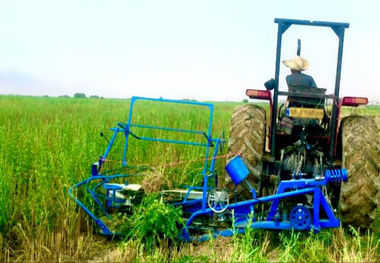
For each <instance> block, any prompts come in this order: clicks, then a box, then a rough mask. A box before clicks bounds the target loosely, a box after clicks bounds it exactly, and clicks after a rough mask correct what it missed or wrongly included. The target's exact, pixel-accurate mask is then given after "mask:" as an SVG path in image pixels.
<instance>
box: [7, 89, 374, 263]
mask: <svg viewBox="0 0 380 263" xmlns="http://www.w3.org/2000/svg"><path fill="white" fill-rule="evenodd" d="M238 104H239V103H227V102H226V103H216V104H215V112H214V122H213V136H214V137H216V136H219V135H220V134H221V132H222V131H223V130H224V131H225V132H226V135H227V137H228V129H229V121H230V118H231V114H232V110H233V108H234V107H235V106H237V105H238ZM160 106H162V105H159V104H155V103H153V105H151V104H150V105H148V104H144V103H142V104H141V105H139V106H138V107H136V121H137V120H138V121H139V122H140V123H145V124H148V123H150V124H160V125H163V126H174V127H177V128H179V127H181V128H191V129H201V130H205V129H206V128H207V117H208V115H207V111H204V110H201V109H199V110H194V109H190V108H189V107H186V106H185V107H184V108H183V109H179V108H177V107H171V106H167V105H166V106H165V107H163V108H162V107H160ZM0 109H1V111H0V175H1V180H0V189H1V190H0V192H1V194H0V244H1V246H2V249H1V253H0V260H1V261H52V260H54V261H76V260H84V259H89V258H98V259H104V257H107V256H109V257H111V258H112V259H113V260H112V261H115V260H116V261H117V260H119V261H124V260H127V261H142V262H150V261H175V262H188V261H190V262H191V261H193V262H197V261H209V262H214V261H221V260H222V261H231V260H234V261H260V262H266V261H305V262H306V261H325V260H327V261H376V259H378V257H379V252H378V251H377V248H378V243H377V241H376V240H377V239H376V237H375V236H374V235H376V234H378V233H374V234H364V235H363V234H362V235H359V234H358V233H357V231H356V230H354V229H351V230H350V229H349V230H346V231H344V230H342V229H338V230H332V231H323V232H322V233H321V234H319V235H317V236H314V235H310V234H308V233H306V234H305V233H302V234H299V233H290V232H286V233H281V234H280V235H278V234H277V233H273V232H270V231H253V230H249V231H247V232H246V234H245V235H242V236H236V237H233V238H231V239H223V238H222V239H219V238H218V239H216V240H212V241H210V242H205V243H202V244H180V243H178V244H169V243H168V241H167V240H166V239H161V238H158V240H159V241H158V244H157V245H155V246H152V249H150V250H149V251H148V250H147V249H146V247H145V245H144V242H142V241H141V239H138V238H137V239H136V238H135V239H131V240H128V241H125V242H119V243H117V242H109V241H107V240H105V239H104V238H102V237H100V236H98V235H96V234H95V233H94V231H93V230H94V228H93V225H92V222H91V221H90V219H89V218H88V216H87V215H86V214H84V213H83V211H81V210H80V209H78V207H77V205H76V204H75V203H74V202H73V201H72V200H71V199H70V198H69V196H68V193H67V190H68V188H69V187H70V186H71V185H73V184H75V183H76V182H78V181H80V180H81V179H84V178H87V177H88V176H89V174H90V164H91V163H93V162H94V161H96V159H97V157H98V156H99V155H100V154H103V152H104V150H105V147H106V142H105V140H104V139H103V138H101V137H100V136H99V132H101V131H103V132H104V133H105V134H106V136H107V137H108V138H109V137H110V134H111V133H110V132H108V128H109V127H113V126H115V124H116V122H118V121H122V122H123V121H124V122H126V121H127V115H128V110H129V100H118V99H73V98H39V97H20V96H0ZM361 111H363V112H364V114H370V115H379V114H380V109H379V107H375V106H373V107H372V106H371V107H367V108H364V109H363V110H361ZM361 113H362V112H361ZM156 116H159V117H156ZM140 132H142V133H143V132H145V131H140ZM149 135H151V134H149ZM155 135H160V136H161V135H162V136H166V135H164V134H161V133H159V134H155ZM169 136H172V137H170V138H174V139H175V138H178V135H169ZM176 136H177V137H176ZM197 140H198V138H197ZM225 148H226V147H225ZM121 150H122V144H121V143H119V144H118V146H117V147H116V148H115V151H114V152H112V153H111V156H110V158H111V159H114V161H115V163H116V164H118V163H119V162H120V158H119V156H120V151H121ZM224 151H226V149H225V150H224ZM129 154H130V155H129V156H131V158H130V159H129V161H130V163H137V164H139V163H146V164H148V165H151V166H153V167H156V168H157V169H159V170H160V172H162V173H163V174H165V175H167V176H168V177H169V178H171V180H172V181H173V184H174V186H179V185H182V184H190V185H192V184H197V185H199V184H200V183H201V181H202V177H201V176H200V175H199V171H201V170H202V168H203V167H202V165H201V164H202V162H200V163H199V162H190V163H186V164H181V165H178V166H176V167H169V166H162V164H163V163H171V162H182V161H187V160H198V159H202V158H203V157H204V156H203V152H202V151H200V150H198V149H196V148H194V147H187V146H179V147H178V146H175V147H174V146H172V145H168V144H160V143H142V144H139V145H137V144H136V142H135V141H133V142H132V144H131V148H130V152H129ZM223 165H224V162H223V160H220V161H218V163H217V169H218V172H219V174H223ZM78 194H82V193H80V192H79V193H78Z"/></svg>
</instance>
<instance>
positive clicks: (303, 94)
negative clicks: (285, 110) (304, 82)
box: [288, 85, 326, 109]
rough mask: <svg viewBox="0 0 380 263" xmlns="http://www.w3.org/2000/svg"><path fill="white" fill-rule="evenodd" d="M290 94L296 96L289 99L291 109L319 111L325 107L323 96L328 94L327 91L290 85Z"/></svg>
mask: <svg viewBox="0 0 380 263" xmlns="http://www.w3.org/2000/svg"><path fill="white" fill-rule="evenodd" d="M289 93H293V94H294V95H293V96H292V95H290V96H289V97H288V102H289V106H290V107H299V108H319V109H323V108H324V107H325V98H324V97H323V96H324V95H325V94H326V89H322V88H312V87H302V86H292V85H290V86H289ZM318 96H320V98H318Z"/></svg>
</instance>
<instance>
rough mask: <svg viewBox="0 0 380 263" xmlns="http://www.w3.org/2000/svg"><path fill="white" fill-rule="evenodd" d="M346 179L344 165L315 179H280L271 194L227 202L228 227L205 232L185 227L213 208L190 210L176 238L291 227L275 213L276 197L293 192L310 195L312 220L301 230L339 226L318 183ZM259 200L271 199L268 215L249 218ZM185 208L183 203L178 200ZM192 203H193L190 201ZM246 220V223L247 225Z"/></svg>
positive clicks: (209, 213)
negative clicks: (230, 216)
mask: <svg viewBox="0 0 380 263" xmlns="http://www.w3.org/2000/svg"><path fill="white" fill-rule="evenodd" d="M342 181H347V171H346V170H345V169H339V170H332V171H330V170H328V171H326V172H325V176H324V177H319V178H315V179H297V180H287V181H281V183H280V185H279V188H278V190H277V192H276V194H274V195H270V196H265V197H260V198H255V199H251V200H248V201H241V202H236V203H233V204H230V205H229V206H228V208H227V211H230V212H231V213H232V214H233V215H234V217H235V218H234V220H233V222H234V225H233V226H232V228H230V229H223V230H219V231H216V232H214V233H208V234H204V235H200V236H194V235H191V234H190V232H189V230H191V229H196V227H195V228H194V227H192V226H191V225H192V223H193V222H194V220H195V219H196V218H197V217H200V216H212V215H213V214H214V212H213V211H212V210H211V209H210V208H208V209H205V210H204V209H199V210H197V211H195V212H193V213H192V215H191V217H190V218H189V219H188V220H187V222H186V225H185V227H184V228H183V229H182V231H181V233H180V236H179V238H180V239H183V240H186V241H195V240H196V241H205V240H208V239H209V238H210V237H217V236H219V235H221V236H231V235H233V234H234V233H244V231H245V228H246V227H251V228H254V229H275V230H289V229H292V228H294V226H293V225H292V222H291V221H290V220H282V221H280V220H279V219H278V218H276V217H275V215H276V214H277V213H279V212H280V211H279V209H278V205H279V203H280V201H282V200H284V199H286V198H289V197H294V196H301V195H306V194H312V195H313V207H312V211H313V218H312V223H311V224H310V225H308V226H306V227H305V229H304V230H307V231H310V230H313V231H314V232H319V231H320V230H321V229H322V228H332V227H339V225H340V221H339V219H338V218H337V217H336V216H335V215H334V212H333V210H332V208H331V206H330V204H329V203H328V201H327V199H326V197H325V196H324V195H323V193H322V190H321V187H323V186H326V185H327V184H328V183H330V182H342ZM262 203H271V207H270V210H269V213H268V216H267V217H266V219H265V220H262V221H260V220H257V218H250V215H255V212H254V211H255V209H254V207H255V205H258V204H262ZM181 205H183V206H184V207H185V208H184V209H186V203H183V204H181ZM191 205H193V203H192V204H191ZM321 208H322V209H323V211H324V212H325V214H326V215H327V219H321V218H320V211H321ZM249 224H250V225H249Z"/></svg>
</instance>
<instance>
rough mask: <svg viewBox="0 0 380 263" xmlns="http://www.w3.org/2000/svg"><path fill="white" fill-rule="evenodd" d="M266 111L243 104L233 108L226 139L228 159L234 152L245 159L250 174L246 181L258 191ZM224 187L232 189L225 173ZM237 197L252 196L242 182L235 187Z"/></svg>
mask: <svg viewBox="0 0 380 263" xmlns="http://www.w3.org/2000/svg"><path fill="white" fill-rule="evenodd" d="M265 136H266V112H265V110H264V109H263V108H261V107H259V106H256V105H253V104H244V105H242V106H238V107H236V108H235V109H234V112H233V114H232V118H231V126H230V137H229V140H228V160H227V161H229V159H231V158H233V157H234V156H235V155H236V154H240V156H241V157H242V158H243V160H244V161H245V164H246V165H247V168H248V170H249V171H250V174H249V175H248V181H249V183H250V184H251V186H252V187H254V188H255V189H256V191H257V192H258V191H259V187H260V180H261V169H262V160H261V158H262V155H263V153H264V147H265ZM226 188H228V190H229V191H230V192H232V191H233V190H234V184H233V182H232V180H231V178H230V177H229V176H228V175H226ZM237 195H238V197H239V199H240V198H241V197H243V198H252V194H251V192H250V191H249V189H248V187H246V186H245V185H244V184H243V183H242V184H240V185H239V186H238V187H237Z"/></svg>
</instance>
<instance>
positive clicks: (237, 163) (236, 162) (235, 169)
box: [226, 155, 249, 185]
mask: <svg viewBox="0 0 380 263" xmlns="http://www.w3.org/2000/svg"><path fill="white" fill-rule="evenodd" d="M226 171H227V173H228V174H229V175H230V177H231V179H232V182H233V183H234V184H235V185H238V184H240V183H241V182H242V181H243V180H244V179H245V178H247V176H248V175H249V171H248V168H247V166H245V164H244V162H243V160H242V159H241V157H240V156H238V155H237V156H235V157H234V158H232V159H231V160H230V161H229V163H228V164H227V165H226Z"/></svg>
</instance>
